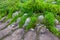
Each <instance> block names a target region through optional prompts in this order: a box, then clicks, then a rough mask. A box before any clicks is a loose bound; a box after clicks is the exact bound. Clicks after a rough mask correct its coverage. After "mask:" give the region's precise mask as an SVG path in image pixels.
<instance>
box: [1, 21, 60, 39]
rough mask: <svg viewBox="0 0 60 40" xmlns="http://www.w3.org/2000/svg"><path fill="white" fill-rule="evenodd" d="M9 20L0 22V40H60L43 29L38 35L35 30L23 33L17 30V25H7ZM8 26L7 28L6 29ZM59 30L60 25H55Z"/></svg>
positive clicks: (21, 30) (22, 30)
mask: <svg viewBox="0 0 60 40" xmlns="http://www.w3.org/2000/svg"><path fill="white" fill-rule="evenodd" d="M9 22H10V20H7V21H6V22H4V23H2V22H0V40H60V39H59V38H58V37H56V36H54V35H53V34H52V33H51V32H49V31H48V30H47V29H46V28H45V27H43V28H42V29H41V30H40V31H39V33H38V32H36V30H29V31H28V32H25V31H24V29H23V28H20V29H19V28H18V23H17V22H16V23H13V24H12V25H8V23H9ZM7 25H8V27H6V26H7ZM57 28H59V29H60V25H57Z"/></svg>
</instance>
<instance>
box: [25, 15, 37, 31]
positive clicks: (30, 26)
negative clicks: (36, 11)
mask: <svg viewBox="0 0 60 40" xmlns="http://www.w3.org/2000/svg"><path fill="white" fill-rule="evenodd" d="M36 22H37V18H36V17H34V16H33V17H31V21H30V23H29V24H28V25H27V26H26V27H25V29H26V31H28V30H29V29H31V28H35V27H36Z"/></svg>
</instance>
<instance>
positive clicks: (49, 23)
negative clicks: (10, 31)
mask: <svg viewBox="0 0 60 40" xmlns="http://www.w3.org/2000/svg"><path fill="white" fill-rule="evenodd" d="M54 19H55V17H54V15H53V14H52V13H47V14H46V15H45V20H46V24H45V25H46V26H47V28H48V29H49V31H51V32H52V33H53V34H55V35H56V36H59V35H60V32H59V31H58V30H57V28H56V27H55V22H54Z"/></svg>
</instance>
